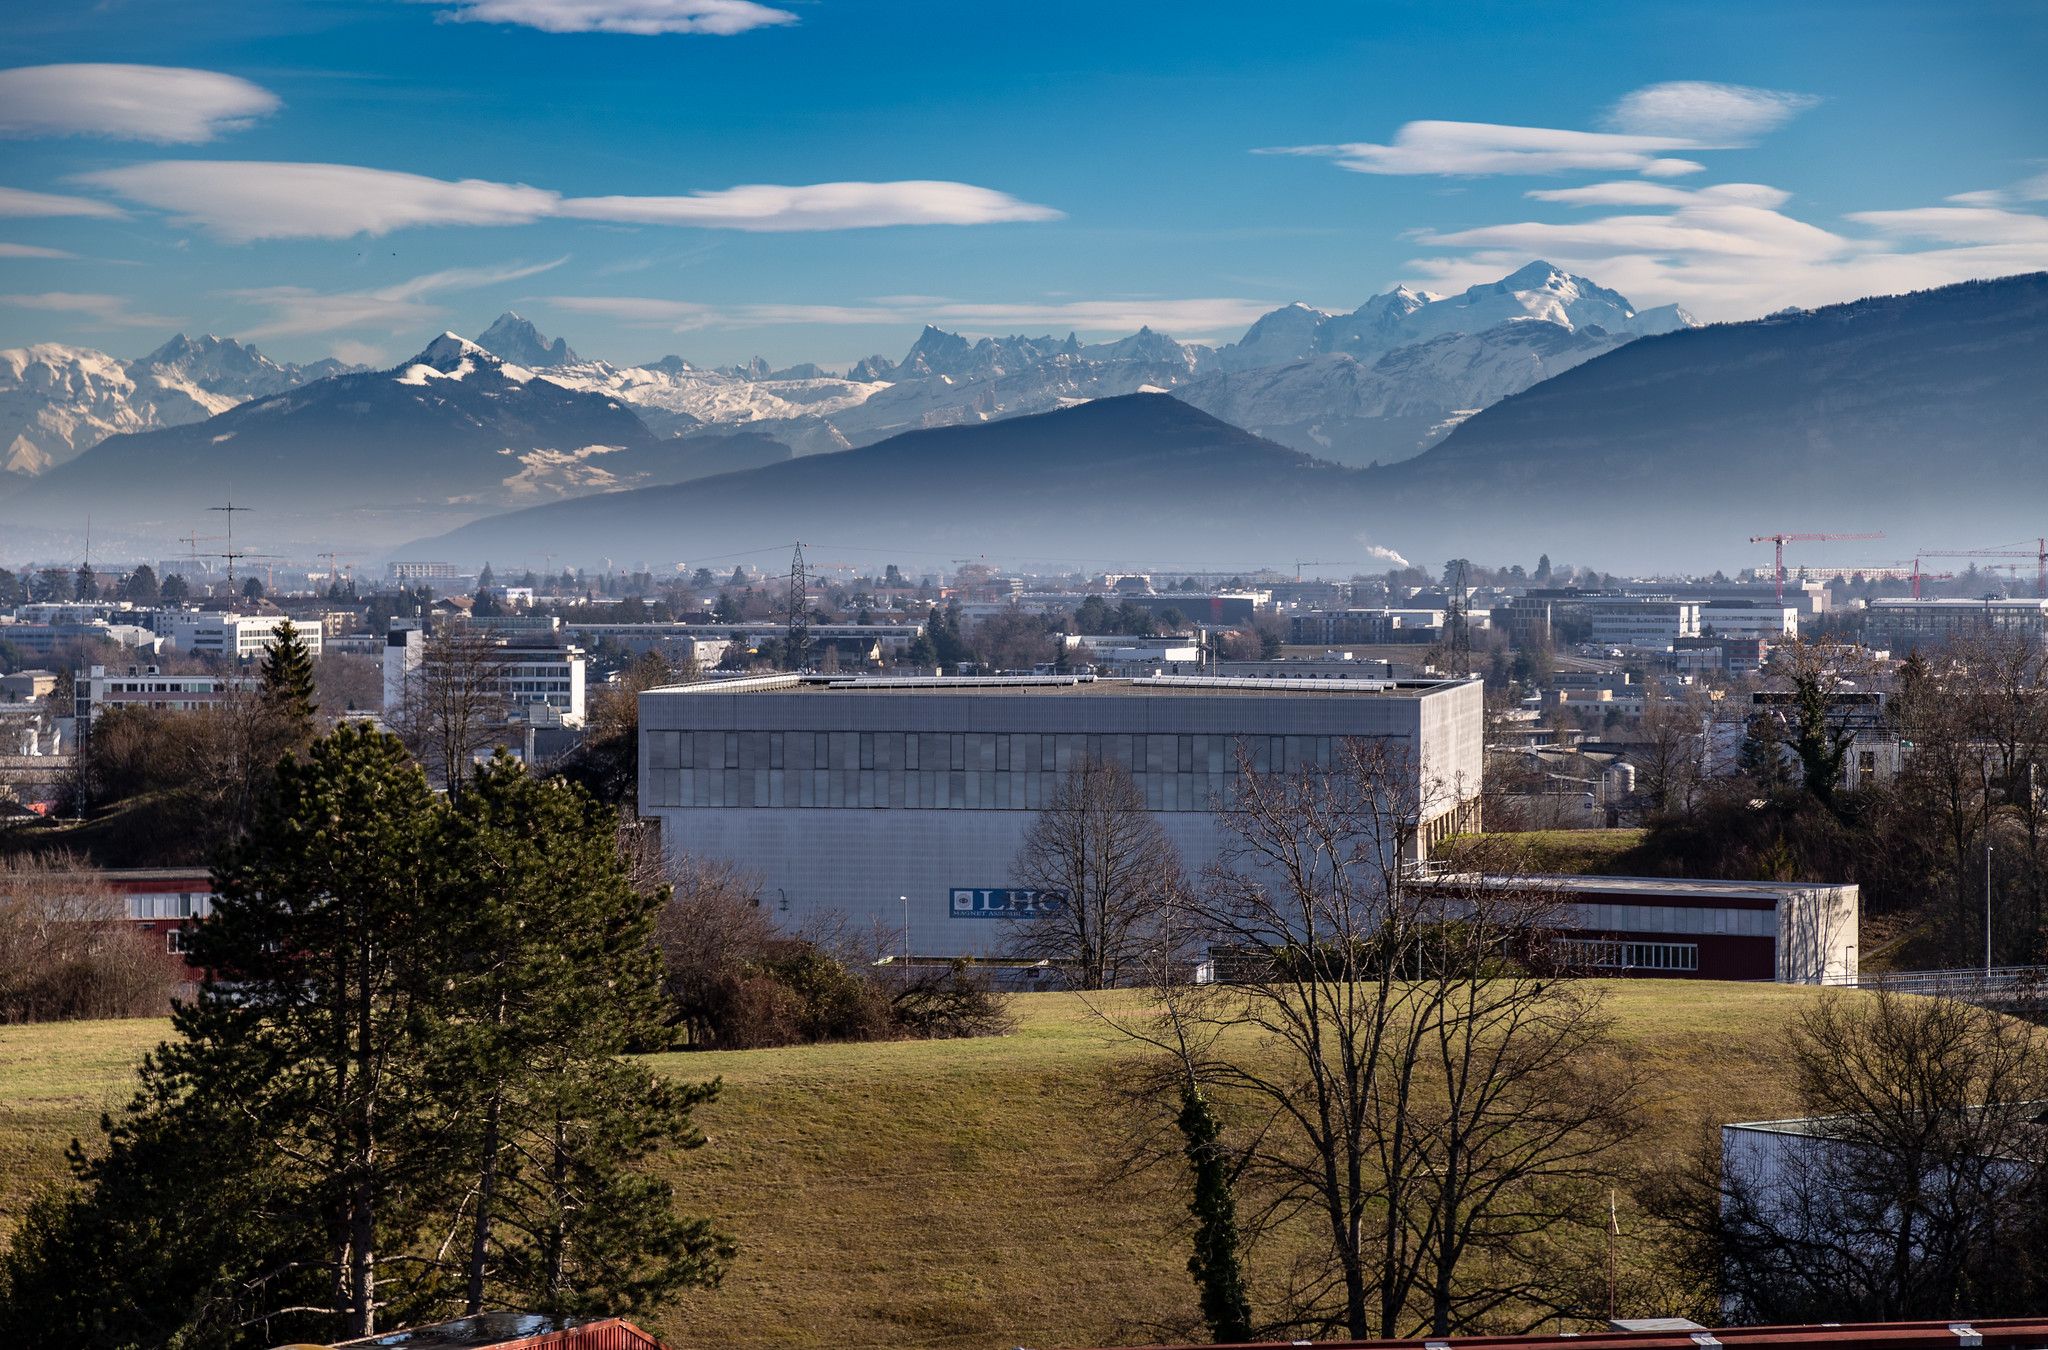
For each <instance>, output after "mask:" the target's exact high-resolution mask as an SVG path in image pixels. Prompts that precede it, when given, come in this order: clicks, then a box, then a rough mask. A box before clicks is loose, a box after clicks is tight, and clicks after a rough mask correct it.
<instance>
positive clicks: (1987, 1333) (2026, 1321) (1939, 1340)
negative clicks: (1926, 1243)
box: [1156, 1317, 2048, 1350]
mask: <svg viewBox="0 0 2048 1350" xmlns="http://www.w3.org/2000/svg"><path fill="white" fill-rule="evenodd" d="M1307 1344H1309V1342H1307V1341H1294V1342H1288V1341H1268V1342H1264V1343H1263V1345H1264V1347H1265V1350H1277V1348H1278V1347H1281V1346H1288V1345H1307ZM1314 1344H1315V1347H1316V1350H1592V1348H1593V1347H1596V1346H1608V1347H1621V1346H1626V1347H1628V1350H1694V1347H1696V1346H1715V1345H1723V1346H1729V1347H1736V1346H1740V1347H1742V1348H1743V1350H1779V1347H1785V1348H1786V1350H1790V1348H1791V1347H1805V1346H1823V1345H1857V1346H1866V1345H1867V1346H1880V1347H1885V1350H1923V1347H1924V1348H1925V1350H1954V1348H1955V1347H1957V1346H1967V1345H1982V1346H2008V1347H2015V1350H2020V1348H2025V1350H2042V1348H2043V1347H2048V1317H2013V1318H1983V1319H1979V1320H1961V1319H1959V1320H1957V1321H1953V1322H1850V1323H1846V1324H1844V1323H1822V1324H1820V1325H1818V1326H1794V1327H1713V1328H1711V1329H1706V1330H1700V1331H1601V1332H1591V1333H1588V1334H1586V1335H1583V1336H1540V1335H1539V1336H1425V1337H1417V1338H1415V1339H1412V1340H1394V1341H1317V1342H1315V1343H1314ZM1156 1350H1168V1348H1167V1347H1158V1348H1156ZM1172 1350H1195V1347H1192V1346H1189V1347H1173V1348H1172Z"/></svg>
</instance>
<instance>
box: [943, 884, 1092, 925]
mask: <svg viewBox="0 0 2048 1350" xmlns="http://www.w3.org/2000/svg"><path fill="white" fill-rule="evenodd" d="M1066 907H1067V897H1066V896H1064V895H1061V894H1060V893H1059V892H1058V891H1019V890H987V891H980V890H969V889H967V888H965V887H955V888H954V890H953V917H954V918H956V919H1023V918H1030V917H1031V916H1032V915H1035V914H1050V913H1052V912H1053V911H1054V910H1060V909H1065V908H1066Z"/></svg>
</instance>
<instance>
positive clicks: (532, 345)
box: [476, 309, 583, 370]
mask: <svg viewBox="0 0 2048 1350" xmlns="http://www.w3.org/2000/svg"><path fill="white" fill-rule="evenodd" d="M476 341H477V345H478V346H479V347H483V348H485V349H486V350H488V351H491V352H494V353H496V354H497V355H499V356H501V357H503V358H504V359H505V360H507V361H510V362H512V363H513V364H514V365H519V366H526V367H528V368H529V369H534V370H540V369H545V368H546V367H548V366H573V365H575V364H577V363H578V362H580V361H581V360H582V359H583V358H582V357H580V356H578V355H576V353H575V352H573V351H570V350H569V343H568V341H567V340H566V339H564V338H556V339H555V340H554V341H553V342H549V341H548V340H547V339H546V338H544V337H542V336H541V335H540V330H539V329H538V328H535V327H534V326H533V322H532V320H530V319H522V318H520V317H519V316H518V315H517V314H514V313H513V312H512V311H511V310H509V309H508V310H506V311H505V312H504V313H503V314H500V315H499V316H498V317H497V319H496V321H495V322H493V323H492V324H491V326H490V327H489V328H486V329H484V331H483V332H481V333H478V334H477V335H476Z"/></svg>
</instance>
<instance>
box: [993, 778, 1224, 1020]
mask: <svg viewBox="0 0 2048 1350" xmlns="http://www.w3.org/2000/svg"><path fill="white" fill-rule="evenodd" d="M1017 878H1018V880H1020V881H1022V882H1023V883H1024V884H1025V885H1026V886H1028V887H1030V888H1031V889H1033V890H1035V891H1038V892H1040V893H1041V895H1047V896H1057V897H1059V900H1058V901H1057V902H1056V903H1054V904H1052V905H1051V906H1049V907H1045V908H1042V909H1041V911H1040V912H1039V914H1038V915H1037V916H1036V917H1035V918H1033V919H1031V920H1030V921H1029V923H1028V926H1027V927H1026V929H1025V930H1024V932H1023V933H1022V934H1021V937H1020V950H1021V951H1022V952H1023V953H1024V954H1026V955H1030V956H1037V957H1041V958H1043V959H1046V960H1050V961H1054V962H1056V963H1058V964H1059V965H1061V966H1062V967H1064V968H1066V969H1068V970H1070V971H1071V972H1072V978H1073V979H1074V980H1075V982H1076V983H1078V984H1079V985H1080V986H1081V987H1082V988H1083V989H1107V988H1110V987H1112V986H1113V985H1115V984H1116V983H1117V982H1118V980H1119V979H1120V978H1121V977H1122V976H1123V974H1124V971H1125V969H1126V967H1128V966H1130V965H1132V964H1133V963H1134V962H1136V961H1137V960H1139V959H1140V958H1141V957H1142V956H1143V955H1144V953H1145V951H1146V950H1147V949H1148V948H1149V947H1151V946H1154V945H1156V944H1157V943H1158V942H1159V940H1160V920H1161V919H1162V918H1163V917H1164V915H1165V913H1166V911H1167V908H1168V906H1169V905H1171V903H1172V902H1173V899H1174V897H1175V896H1176V895H1178V894H1179V893H1180V891H1181V890H1182V889H1184V885H1183V880H1182V872H1181V862H1180V851H1179V850H1178V849H1176V848H1175V847H1174V845H1173V841H1172V840H1171V839H1170V838H1168V837H1167V834H1166V831H1165V830H1164V829H1162V828H1160V825H1159V822H1158V821H1156V820H1154V819H1153V818H1152V813H1151V812H1150V811H1148V810H1146V809H1145V797H1144V794H1143V793H1141V792H1139V791H1138V787H1137V784H1135V783H1133V782H1132V781H1131V775H1130V774H1129V772H1128V771H1126V770H1125V768H1124V766H1123V765H1122V764H1119V763H1118V762H1116V761H1115V760H1113V759H1096V758H1093V757H1092V756H1089V755H1086V754H1084V755H1082V756H1081V757H1080V758H1079V759H1078V760H1077V761H1075V763H1074V764H1073V765H1072V767H1071V768H1069V769H1068V771H1067V772H1066V774H1065V775H1064V776H1062V777H1061V778H1060V780H1059V783H1058V785H1057V786H1055V787H1054V789H1053V794H1052V800H1051V801H1050V802H1049V803H1047V805H1046V807H1045V809H1044V810H1043V811H1041V812H1040V813H1039V815H1038V819H1037V820H1036V821H1034V822H1033V823H1032V825H1031V828H1030V829H1029V830H1028V831H1027V832H1026V833H1025V836H1024V843H1023V846H1022V847H1021V848H1020V849H1019V850H1018V852H1017Z"/></svg>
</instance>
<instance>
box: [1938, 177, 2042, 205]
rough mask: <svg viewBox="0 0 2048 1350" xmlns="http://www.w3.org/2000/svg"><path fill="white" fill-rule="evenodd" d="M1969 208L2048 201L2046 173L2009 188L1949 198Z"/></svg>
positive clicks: (1966, 193)
mask: <svg viewBox="0 0 2048 1350" xmlns="http://www.w3.org/2000/svg"><path fill="white" fill-rule="evenodd" d="M1949 200H1950V201H1952V202H1962V203H1964V204H1965V205H1969V206H2007V205H2010V204H2013V203H2016V202H2040V201H2048V173H2044V174H2040V175H2037V176H2036V177H2033V178H2029V179H2027V180H2026V181H2025V182H2021V183H2014V184H2013V185H2012V186H2011V187H2002V188H1988V189H1986V190H1984V191H1982V192H1958V193H1956V194H1955V195H1954V196H1953V197H1950V198H1949Z"/></svg>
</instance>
